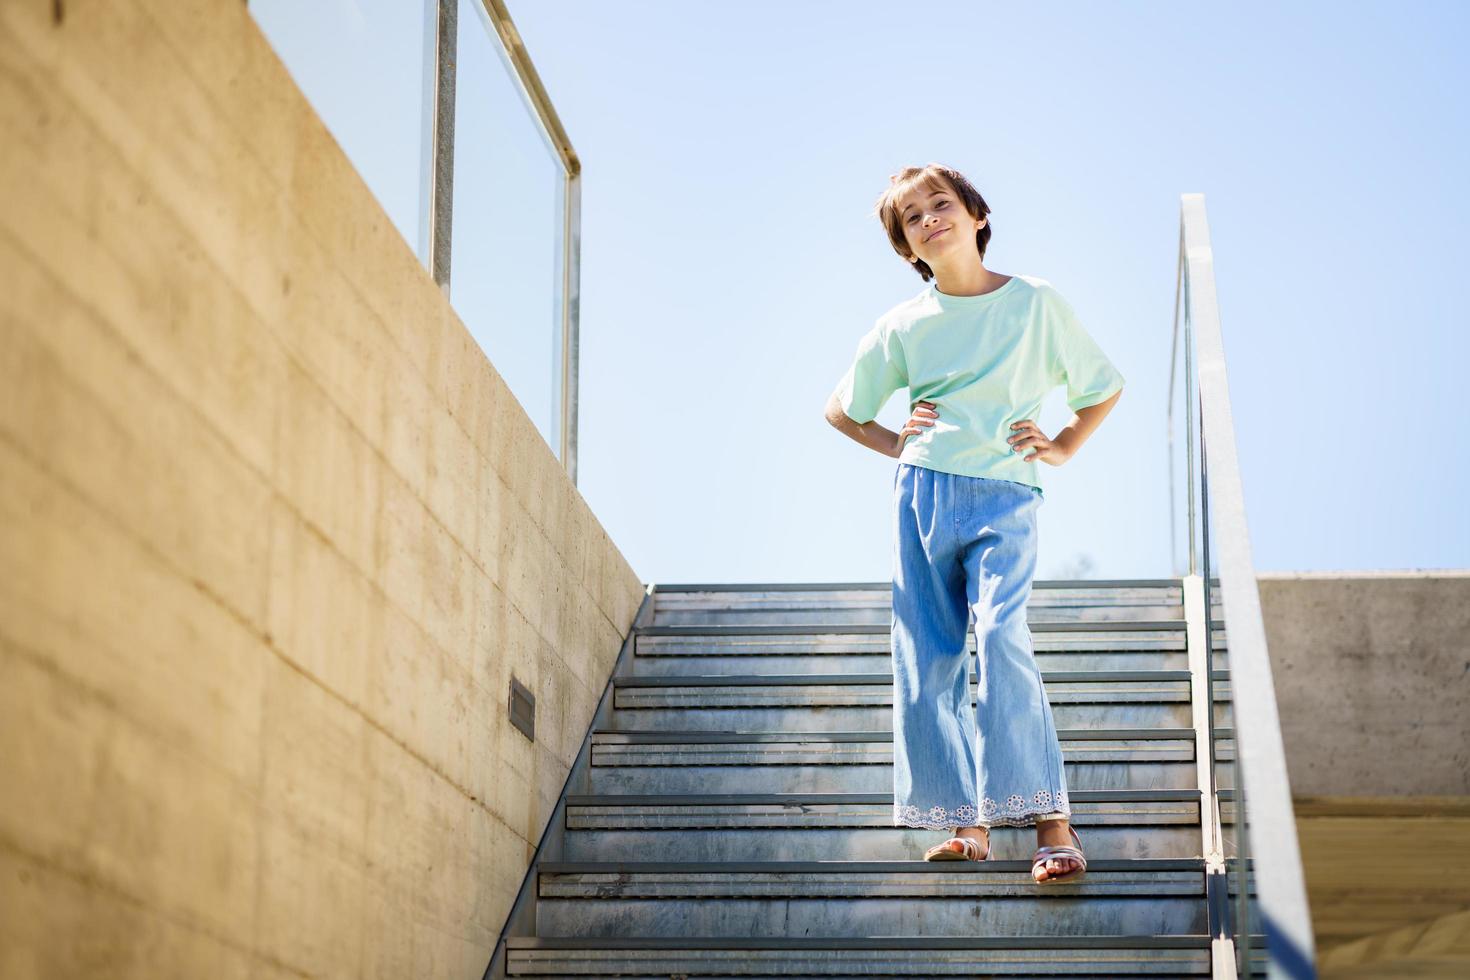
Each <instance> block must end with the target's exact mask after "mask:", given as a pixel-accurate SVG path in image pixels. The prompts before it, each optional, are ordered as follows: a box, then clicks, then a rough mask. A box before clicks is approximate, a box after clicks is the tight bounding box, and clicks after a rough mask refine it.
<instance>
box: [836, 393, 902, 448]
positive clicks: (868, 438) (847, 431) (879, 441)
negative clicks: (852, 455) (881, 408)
mask: <svg viewBox="0 0 1470 980" xmlns="http://www.w3.org/2000/svg"><path fill="white" fill-rule="evenodd" d="M827 421H828V422H830V423H832V427H833V428H835V429H836V430H837V431H839V432H841V433H842V434H843V435H845V436H847V437H848V438H850V439H854V440H856V441H857V442H860V443H862V444H863V445H864V446H867V447H868V448H869V449H871V450H873V451H874V452H879V453H882V454H883V455H884V456H888V457H892V458H895V459H896V458H897V457H898V453H897V452H895V451H894V449H895V447H896V446H897V445H898V433H897V432H894V431H893V430H892V429H888V428H885V427H884V426H882V425H879V424H878V421H877V420H876V419H874V420H873V421H871V422H862V423H858V422H854V421H853V420H852V418H851V417H850V416H849V415H848V414H847V413H846V412H844V411H843V410H842V403H841V402H839V401H837V399H836V398H835V397H834V398H833V399H832V400H831V401H829V402H828V403H827Z"/></svg>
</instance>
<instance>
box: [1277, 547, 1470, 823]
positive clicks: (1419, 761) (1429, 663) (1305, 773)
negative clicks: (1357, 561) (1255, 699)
mask: <svg viewBox="0 0 1470 980" xmlns="http://www.w3.org/2000/svg"><path fill="white" fill-rule="evenodd" d="M1258 582H1259V587H1260V594H1261V615H1262V618H1263V619H1264V620H1265V626H1266V642H1267V645H1268V646H1269V648H1270V651H1271V663H1272V673H1273V674H1274V679H1275V682H1276V699H1277V703H1278V705H1279V707H1280V710H1281V729H1282V732H1281V734H1282V739H1283V740H1284V741H1285V743H1286V755H1287V767H1288V770H1289V773H1290V777H1291V789H1292V795H1293V796H1296V797H1318V796H1346V797H1405V796H1431V797H1446V796H1470V708H1467V705H1470V571H1422V572H1420V571H1387V572H1348V573H1344V572H1304V573H1292V574H1263V575H1260V576H1258Z"/></svg>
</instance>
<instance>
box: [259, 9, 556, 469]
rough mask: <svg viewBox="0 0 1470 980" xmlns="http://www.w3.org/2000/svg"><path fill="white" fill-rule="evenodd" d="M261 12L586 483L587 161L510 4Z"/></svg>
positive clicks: (484, 345)
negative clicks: (580, 452) (580, 408)
mask: <svg viewBox="0 0 1470 980" xmlns="http://www.w3.org/2000/svg"><path fill="white" fill-rule="evenodd" d="M250 10H251V13H252V14H253V15H254V16H255V19H256V21H257V23H259V24H260V26H261V28H262V30H263V32H264V33H265V34H266V36H267V37H268V38H269V39H270V41H271V44H272V46H273V47H274V48H275V50H276V52H277V53H278V54H279V55H280V56H281V58H282V60H283V61H284V62H285V64H286V66H287V68H288V69H289V70H290V71H291V73H292V76H293V77H294V78H295V79H296V81H297V84H298V85H300V87H301V89H302V91H303V92H304V93H305V94H306V96H307V98H308V99H309V100H310V101H311V103H312V105H313V107H314V108H315V109H316V110H317V114H318V115H319V116H320V117H321V119H322V120H323V121H324V123H325V124H326V125H327V127H328V128H329V129H330V130H331V132H332V134H333V135H334V136H335V137H336V138H337V141H338V142H339V143H340V144H341V146H342V148H343V150H344V151H345V152H346V153H347V156H348V158H349V159H351V160H352V163H353V165H354V166H355V167H356V168H357V170H358V172H359V173H360V174H362V176H363V179H364V180H365V181H366V182H367V184H368V186H369V188H371V189H372V191H373V193H374V195H375V196H376V197H377V198H378V201H379V203H381V204H382V206H383V208H384V210H385V211H387V213H388V215H389V217H390V218H391V219H392V220H393V222H394V224H395V226H396V227H397V228H398V230H399V231H400V233H401V234H402V235H403V238H404V239H405V240H406V241H407V242H408V243H409V245H410V247H411V248H412V249H413V250H414V252H415V254H416V255H417V256H418V257H419V259H420V261H421V262H423V263H424V265H425V266H426V267H427V268H428V270H429V272H430V274H431V275H432V276H433V277H434V280H435V281H436V282H437V283H438V284H439V285H440V286H441V288H443V289H444V290H445V291H446V293H447V294H448V296H449V300H450V303H451V304H452V305H453V307H454V309H455V312H456V313H457V314H458V315H459V317H460V319H461V320H462V321H463V322H464V324H465V326H466V327H467V328H468V330H469V331H470V334H471V335H472V336H473V337H474V339H475V342H476V343H477V344H478V345H479V346H480V348H481V349H482V350H483V351H484V352H485V354H486V356H487V357H488V358H489V359H490V361H491V363H492V364H494V366H495V369H496V370H497V371H498V372H499V373H500V376H501V377H502V378H503V379H504V380H505V382H506V384H507V385H508V386H509V388H510V390H511V392H512V393H513V394H514V395H515V397H516V400H517V401H519V402H520V404H521V406H522V407H523V408H524V409H525V411H526V413H527V414H528V415H529V416H530V417H531V419H532V421H533V422H534V423H535V425H536V428H537V430H538V431H539V432H540V433H541V435H542V437H543V438H544V439H545V440H546V443H547V445H548V446H549V447H550V449H551V452H552V454H553V455H555V456H556V457H557V458H558V459H560V460H561V462H562V465H563V466H565V467H566V469H567V471H568V475H569V476H570V477H571V479H572V481H573V482H576V479H577V469H576V447H577V361H578V359H577V345H578V333H579V330H578V322H577V320H578V314H579V301H578V288H579V287H578V278H579V274H580V268H581V260H580V255H579V250H580V241H581V234H580V228H579V224H580V220H581V196H580V195H581V191H580V175H581V165H580V163H579V161H578V160H577V157H576V154H575V153H574V152H573V150H572V147H571V144H570V141H569V140H568V139H567V136H566V133H565V132H564V131H563V130H562V127H561V123H560V121H559V120H558V119H557V116H556V112H555V110H554V109H553V108H552V105H551V102H550V99H549V98H548V97H547V95H546V92H545V90H544V88H543V87H542V85H541V82H540V79H539V78H538V77H537V75H536V71H535V68H534V67H533V66H532V64H531V61H530V58H529V56H528V55H527V53H526V51H525V47H524V45H523V44H522V43H521V40H520V35H519V32H517V31H516V29H515V27H514V25H513V24H512V23H511V21H510V15H509V13H508V12H507V10H506V8H505V4H504V0H343V2H341V3H335V4H302V3H289V2H285V0H251V2H250Z"/></svg>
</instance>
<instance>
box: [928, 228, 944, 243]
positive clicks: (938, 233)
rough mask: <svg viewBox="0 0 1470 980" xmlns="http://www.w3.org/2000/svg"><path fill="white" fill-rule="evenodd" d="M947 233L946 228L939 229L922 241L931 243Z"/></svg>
mask: <svg viewBox="0 0 1470 980" xmlns="http://www.w3.org/2000/svg"><path fill="white" fill-rule="evenodd" d="M947 231H949V229H948V228H941V229H939V230H938V231H936V232H935V233H934V234H932V235H930V236H929V237H928V238H926V239H924V241H926V242H932V241H933V240H934V239H936V238H938V237H939V236H940V235H942V234H944V233H945V232H947Z"/></svg>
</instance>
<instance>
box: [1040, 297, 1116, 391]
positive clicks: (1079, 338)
mask: <svg viewBox="0 0 1470 980" xmlns="http://www.w3.org/2000/svg"><path fill="white" fill-rule="evenodd" d="M1047 295H1048V303H1047V306H1048V308H1049V309H1048V314H1049V317H1048V318H1049V320H1050V321H1051V325H1052V331H1051V338H1052V383H1053V384H1054V385H1059V384H1065V385H1066V386H1067V407H1068V408H1070V409H1072V411H1074V412H1075V411H1077V410H1078V409H1079V408H1089V407H1091V406H1093V405H1096V404H1098V403H1099V402H1105V401H1107V400H1108V399H1109V398H1111V397H1113V395H1115V394H1117V393H1118V392H1119V391H1121V390H1122V388H1123V375H1122V374H1121V373H1120V372H1119V371H1118V369H1117V368H1116V367H1114V366H1113V362H1112V361H1110V360H1108V357H1107V355H1106V354H1104V353H1103V352H1102V348H1100V347H1098V346H1097V342H1096V341H1094V340H1093V339H1092V337H1091V336H1089V335H1088V333H1087V331H1086V330H1084V329H1083V328H1082V322H1081V321H1080V320H1078V319H1077V314H1076V312H1075V311H1074V310H1073V309H1072V306H1071V304H1070V303H1068V302H1067V301H1066V299H1064V298H1063V297H1062V295H1061V294H1060V293H1058V292H1057V291H1056V290H1054V289H1049V290H1047Z"/></svg>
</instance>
